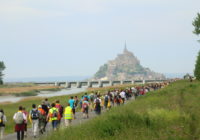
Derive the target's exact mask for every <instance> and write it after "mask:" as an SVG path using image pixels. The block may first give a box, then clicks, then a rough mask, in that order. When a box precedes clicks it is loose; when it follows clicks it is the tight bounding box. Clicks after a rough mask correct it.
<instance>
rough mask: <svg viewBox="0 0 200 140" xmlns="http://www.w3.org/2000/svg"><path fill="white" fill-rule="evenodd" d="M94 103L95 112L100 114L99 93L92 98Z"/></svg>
mask: <svg viewBox="0 0 200 140" xmlns="http://www.w3.org/2000/svg"><path fill="white" fill-rule="evenodd" d="M94 104H95V112H96V114H98V115H100V114H101V99H100V96H99V95H98V96H97V98H96V99H95V100H94Z"/></svg>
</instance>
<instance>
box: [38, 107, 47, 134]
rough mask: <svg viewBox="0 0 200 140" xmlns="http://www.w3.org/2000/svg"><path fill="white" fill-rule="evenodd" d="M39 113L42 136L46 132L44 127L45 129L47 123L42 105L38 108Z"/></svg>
mask: <svg viewBox="0 0 200 140" xmlns="http://www.w3.org/2000/svg"><path fill="white" fill-rule="evenodd" d="M38 113H39V117H38V120H39V122H38V127H39V132H40V134H43V133H44V132H45V131H44V129H45V128H44V127H45V123H46V112H45V111H44V109H42V106H41V105H39V106H38Z"/></svg>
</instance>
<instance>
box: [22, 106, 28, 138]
mask: <svg viewBox="0 0 200 140" xmlns="http://www.w3.org/2000/svg"><path fill="white" fill-rule="evenodd" d="M22 112H23V113H24V115H25V116H26V120H25V121H24V125H25V128H24V137H27V122H28V112H27V111H26V108H25V107H22Z"/></svg>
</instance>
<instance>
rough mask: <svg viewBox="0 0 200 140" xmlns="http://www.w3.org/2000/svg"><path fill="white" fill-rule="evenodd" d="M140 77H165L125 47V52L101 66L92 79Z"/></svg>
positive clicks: (129, 78)
mask: <svg viewBox="0 0 200 140" xmlns="http://www.w3.org/2000/svg"><path fill="white" fill-rule="evenodd" d="M139 79H146V80H147V79H165V76H164V75H163V74H160V73H156V72H153V71H151V70H150V69H149V68H145V67H143V66H142V65H141V64H140V61H139V60H138V59H137V58H136V57H135V56H134V54H133V53H132V52H129V51H128V50H127V48H126V45H125V48H124V52H123V53H122V54H119V55H118V56H117V57H116V58H115V59H114V60H111V61H109V62H107V63H106V64H104V65H103V66H101V67H100V68H99V70H98V71H97V72H96V74H95V75H94V77H93V79H92V80H139Z"/></svg>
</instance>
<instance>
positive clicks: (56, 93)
mask: <svg viewBox="0 0 200 140" xmlns="http://www.w3.org/2000/svg"><path fill="white" fill-rule="evenodd" d="M86 89H87V88H86V87H82V88H71V89H62V90H60V91H41V92H39V93H38V95H37V96H33V97H55V96H62V95H69V94H76V93H79V92H84V91H86ZM26 98H31V96H23V97H16V96H0V103H3V102H12V103H15V102H19V101H20V100H23V99H26Z"/></svg>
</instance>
